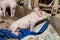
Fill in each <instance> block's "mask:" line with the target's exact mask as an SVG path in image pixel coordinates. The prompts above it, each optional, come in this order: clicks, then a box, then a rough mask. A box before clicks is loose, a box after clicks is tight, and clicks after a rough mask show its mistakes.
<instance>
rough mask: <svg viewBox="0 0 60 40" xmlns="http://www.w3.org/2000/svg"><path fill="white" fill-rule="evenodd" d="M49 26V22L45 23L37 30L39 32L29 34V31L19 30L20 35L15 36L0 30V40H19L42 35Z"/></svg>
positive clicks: (8, 31)
mask: <svg viewBox="0 0 60 40" xmlns="http://www.w3.org/2000/svg"><path fill="white" fill-rule="evenodd" d="M48 25H49V20H47V21H46V23H45V24H44V25H43V26H42V28H41V29H40V30H39V32H37V33H36V32H31V31H30V30H29V29H25V30H21V31H20V32H21V34H19V35H18V36H16V35H15V34H13V33H11V31H10V30H7V29H1V30H0V40H8V39H9V38H18V39H19V40H20V39H22V38H24V37H26V36H28V35H38V34H41V33H43V32H44V31H45V30H46V29H47V27H48Z"/></svg>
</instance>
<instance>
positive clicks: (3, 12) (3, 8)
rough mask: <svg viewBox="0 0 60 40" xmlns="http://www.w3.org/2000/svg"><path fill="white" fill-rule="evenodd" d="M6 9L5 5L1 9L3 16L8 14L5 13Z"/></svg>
mask: <svg viewBox="0 0 60 40" xmlns="http://www.w3.org/2000/svg"><path fill="white" fill-rule="evenodd" d="M5 10H6V7H5V6H2V8H1V11H2V14H3V17H5V16H6V15H5Z"/></svg>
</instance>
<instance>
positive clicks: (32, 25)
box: [30, 22, 35, 31]
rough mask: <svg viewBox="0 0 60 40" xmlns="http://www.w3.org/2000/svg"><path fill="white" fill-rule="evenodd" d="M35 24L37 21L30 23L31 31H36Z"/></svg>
mask: <svg viewBox="0 0 60 40" xmlns="http://www.w3.org/2000/svg"><path fill="white" fill-rule="evenodd" d="M34 26H35V23H33V22H31V23H30V31H34V30H33V29H34Z"/></svg>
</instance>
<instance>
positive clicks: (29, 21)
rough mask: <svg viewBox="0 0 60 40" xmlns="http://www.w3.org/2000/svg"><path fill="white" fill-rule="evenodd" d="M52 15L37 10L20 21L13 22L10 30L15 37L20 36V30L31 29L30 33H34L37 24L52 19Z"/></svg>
mask: <svg viewBox="0 0 60 40" xmlns="http://www.w3.org/2000/svg"><path fill="white" fill-rule="evenodd" d="M50 16H51V14H48V13H46V12H44V11H41V10H40V9H39V8H35V9H34V10H33V11H32V12H31V13H29V14H28V15H26V16H24V17H22V18H20V19H18V20H17V21H15V22H13V23H12V24H11V25H10V27H9V30H10V31H11V32H12V33H14V34H15V35H18V31H19V30H20V29H27V28H30V31H33V29H34V26H35V24H36V23H37V22H38V21H41V20H43V19H47V18H48V17H50Z"/></svg>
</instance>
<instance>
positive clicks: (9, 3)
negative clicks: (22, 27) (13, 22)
mask: <svg viewBox="0 0 60 40" xmlns="http://www.w3.org/2000/svg"><path fill="white" fill-rule="evenodd" d="M0 4H1V10H2V11H3V16H4V17H5V11H6V8H7V7H10V10H11V16H10V17H13V16H14V13H15V8H16V4H17V3H16V0H0Z"/></svg>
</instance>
